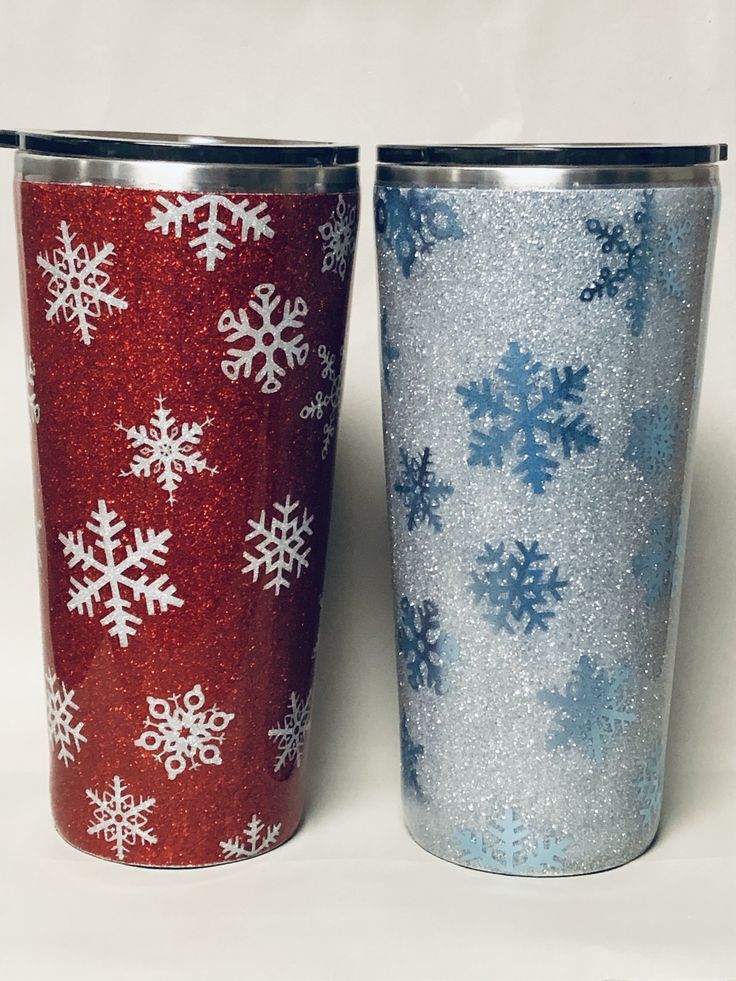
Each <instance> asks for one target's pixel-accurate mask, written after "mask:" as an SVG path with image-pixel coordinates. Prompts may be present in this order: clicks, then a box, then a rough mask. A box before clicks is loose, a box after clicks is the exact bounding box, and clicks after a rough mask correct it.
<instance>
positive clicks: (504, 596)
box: [376, 185, 717, 875]
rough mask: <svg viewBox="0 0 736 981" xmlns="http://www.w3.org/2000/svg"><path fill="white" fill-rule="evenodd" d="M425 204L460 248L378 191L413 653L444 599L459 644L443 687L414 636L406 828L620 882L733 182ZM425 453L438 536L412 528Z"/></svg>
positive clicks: (484, 852)
mask: <svg viewBox="0 0 736 981" xmlns="http://www.w3.org/2000/svg"><path fill="white" fill-rule="evenodd" d="M422 194H425V196H426V199H427V200H432V201H438V202H441V203H442V207H443V209H444V212H445V213H446V214H447V215H451V216H452V222H451V225H448V226H447V227H448V228H451V229H452V230H458V231H459V230H460V229H461V230H462V234H461V235H460V234H450V235H446V236H444V240H443V241H441V242H439V241H434V240H430V238H429V237H428V236H422V235H421V234H420V231H421V227H416V226H417V223H419V225H420V226H421V222H420V218H421V215H420V214H419V212H418V211H417V212H416V214H414V217H413V218H412V212H411V211H410V210H408V202H409V200H410V196H411V191H410V190H409V191H408V190H407V189H406V188H401V189H399V188H392V187H386V186H379V187H378V188H377V191H376V216H377V248H378V266H379V282H380V302H381V322H382V329H383V337H382V341H383V365H384V381H385V384H384V385H383V404H384V426H385V449H386V453H385V457H386V483H387V488H388V497H389V506H390V514H391V532H392V538H393V546H394V584H395V595H396V609H397V622H398V623H399V628H400V633H399V640H401V636H402V634H401V629H402V627H401V625H402V624H404V623H405V622H406V619H407V603H408V602H410V603H413V604H415V603H417V602H419V601H421V600H424V599H425V598H428V597H431V598H432V604H433V607H434V608H436V609H438V610H440V611H441V622H442V629H445V625H446V624H447V625H448V627H447V629H449V630H451V634H452V639H453V645H454V647H453V650H455V649H456V651H457V657H454V658H453V659H452V663H451V664H450V666H449V670H446V671H445V675H446V677H447V678H448V679H449V682H448V683H447V684H446V685H445V686H444V687H443V688H442V689H441V690H442V696H441V697H439V698H438V697H437V696H436V693H435V692H434V691H433V690H430V687H429V686H428V685H426V684H425V685H416V684H412V683H411V682H412V676H411V675H410V673H409V672H407V663H406V661H407V656H406V652H405V651H404V649H403V648H402V646H401V643H399V651H398V676H399V689H400V701H401V742H402V761H403V774H404V790H405V794H404V797H405V814H406V820H407V824H408V827H409V830H410V831H411V833H412V835H413V836H414V838H415V839H416V840H417V841H418V842H419V843H420V844H421V845H422V846H423V847H425V848H427V849H428V850H429V851H431V852H434V853H435V854H437V855H439V856H441V857H442V858H446V859H449V860H451V861H453V862H457V863H459V864H461V865H468V866H471V867H475V868H483V869H489V870H494V871H501V872H506V873H509V874H517V875H565V874H576V873H582V872H591V871H595V870H599V869H605V868H610V867H612V866H615V865H620V864H622V863H623V862H626V861H628V860H630V859H632V858H634V857H635V856H637V855H638V854H640V853H641V852H642V851H643V850H644V849H645V848H646V847H647V845H648V844H649V843H650V841H651V840H652V838H653V836H654V833H655V831H656V825H657V815H658V806H659V803H658V802H659V795H660V794H661V765H662V763H661V761H662V759H663V754H664V744H665V738H666V728H667V716H668V711H669V701H670V693H671V683H672V668H673V664H672V661H673V655H674V647H675V635H676V626H677V611H678V606H679V579H680V577H679V571H678V570H679V566H680V564H681V562H682V549H681V547H680V546H681V545H682V531H681V530H680V525H681V524H682V523H683V522H682V515H683V514H684V513H685V512H686V509H687V494H688V487H689V482H688V475H687V468H686V466H685V460H686V455H687V453H686V451H687V445H688V439H689V435H690V427H691V425H692V420H693V416H694V408H695V402H696V398H697V386H698V378H699V355H700V346H701V343H700V339H701V333H702V332H701V329H700V327H701V312H702V311H703V310H704V308H705V303H704V298H705V296H706V294H707V290H708V282H709V273H710V268H709V247H710V239H711V227H712V221H713V217H714V213H715V210H716V206H717V202H716V197H715V192H714V190H713V189H712V188H707V187H694V186H693V187H688V186H686V185H683V186H681V187H664V186H663V187H657V188H656V189H651V188H641V187H639V188H637V187H618V188H616V187H590V188H584V187H581V188H576V189H570V190H554V189H549V190H531V189H530V190H525V189H521V188H520V189H515V190H502V189H465V188H429V189H427V190H426V192H424V191H423V192H422ZM422 200H424V198H422ZM391 202H394V203H395V207H394V211H395V215H394V217H393V218H391V214H393V212H391V209H390V208H389V207H388V205H389V204H390V203H391ZM399 205H401V206H402V207H404V212H406V215H405V220H404V222H403V224H402V223H401V222H399V220H398V217H397V216H398V215H399ZM404 228H406V229H407V230H408V231H407V232H405V233H404V232H402V230H403V229H404ZM389 232H391V234H389ZM410 233H411V234H410ZM402 234H403V239H402V238H401V236H402ZM425 238H426V242H425ZM404 239H406V247H405V248H403V249H402V248H400V247H399V246H400V245H401V243H402V242H403V241H404ZM410 246H411V247H410ZM585 284H593V285H592V286H586V285H585ZM581 290H582V294H581ZM581 300H583V301H584V302H581ZM398 352H401V356H400V359H398ZM397 359H398V360H397ZM425 446H426V447H431V451H432V468H433V470H434V472H436V473H437V474H439V475H441V477H442V480H443V481H445V482H446V484H447V485H448V486H452V488H453V492H452V495H449V496H447V497H446V498H445V499H444V500H443V501H442V510H441V515H442V523H441V529H440V530H437V529H436V528H432V527H430V526H429V525H428V524H427V523H423V524H417V527H415V528H414V529H410V528H409V527H408V526H407V511H406V501H405V499H404V494H403V487H404V484H405V480H404V476H405V466H404V465H403V464H402V455H401V454H402V450H405V449H406V448H407V447H411V448H417V447H418V448H419V449H420V450H421V448H422V447H425ZM412 452H414V450H412ZM478 464H482V465H478ZM663 516H664V517H663ZM678 542H679V545H678ZM531 550H534V554H533V555H532V558H533V559H535V561H529V560H528V559H529V555H530V552H531ZM542 560H543V561H542ZM558 570H559V572H558ZM407 597H409V600H407ZM535 627H539V628H540V629H535ZM438 630H439V627H437V629H436V630H435V634H436V633H437V631H438ZM430 639H432V638H430ZM434 639H435V648H437V643H436V637H435V638H434ZM437 649H438V650H439V648H437ZM426 657H427V658H429V659H430V660H429V661H428V664H429V665H430V666H431V665H432V664H434V662H435V661H437V663H440V658H439V655H437V656H435V655H432V653H431V650H430V648H428V653H427V655H426ZM445 661H447V658H445V659H444V660H443V662H442V663H443V668H444V667H445V664H444V662H445ZM653 746H655V747H658V749H657V753H658V754H659V755H658V756H657V757H656V760H655V759H654V755H653V750H652V747H653ZM653 760H654V762H653ZM655 763H656V765H657V767H658V768H659V769H657V771H656V772H655Z"/></svg>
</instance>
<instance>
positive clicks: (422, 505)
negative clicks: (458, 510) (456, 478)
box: [394, 446, 454, 531]
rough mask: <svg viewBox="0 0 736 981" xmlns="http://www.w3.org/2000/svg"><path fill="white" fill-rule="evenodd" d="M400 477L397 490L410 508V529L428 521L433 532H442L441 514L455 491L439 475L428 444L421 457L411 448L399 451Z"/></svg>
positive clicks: (395, 488) (395, 487)
mask: <svg viewBox="0 0 736 981" xmlns="http://www.w3.org/2000/svg"><path fill="white" fill-rule="evenodd" d="M399 460H400V467H399V479H398V480H397V481H396V483H395V484H394V490H395V491H396V493H397V494H398V495H399V497H400V498H401V501H402V503H403V505H404V507H405V508H406V511H407V522H406V524H407V528H408V529H409V531H414V529H415V528H417V527H419V525H420V524H421V523H422V522H426V524H428V525H429V527H430V528H432V530H433V531H442V517H441V515H440V513H439V510H440V507H441V505H442V502H443V501H446V500H447V498H448V497H450V495H451V494H452V493H453V491H454V487H453V486H452V484H447V483H445V481H444V480H440V479H439V478H438V477H437V474H436V472H435V469H434V466H433V464H432V451H431V450H430V448H429V447H428V446H425V447H424V449H423V450H422V453H421V456H410V455H409V453H408V451H407V450H405V449H403V447H402V448H401V449H400V450H399Z"/></svg>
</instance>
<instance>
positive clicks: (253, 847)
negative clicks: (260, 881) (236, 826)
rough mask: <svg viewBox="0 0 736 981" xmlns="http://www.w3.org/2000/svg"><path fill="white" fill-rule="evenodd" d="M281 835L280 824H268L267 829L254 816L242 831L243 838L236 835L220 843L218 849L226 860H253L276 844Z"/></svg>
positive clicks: (255, 815)
mask: <svg viewBox="0 0 736 981" xmlns="http://www.w3.org/2000/svg"><path fill="white" fill-rule="evenodd" d="M280 834H281V825H280V824H270V825H269V826H268V827H266V825H265V824H264V823H263V821H261V819H260V818H259V817H258V815H257V814H254V815H253V817H252V818H251V819H250V821H249V822H248V823H247V824H246V826H245V828H244V829H243V837H242V839H241V838H240V836H239V835H236V837H235V838H228V840H227V841H221V842H220V848H221V849H222V852H223V854H224V855H225V857H226V858H232V859H236V858H253V857H254V856H255V855H260V854H261V853H262V852H265V851H268V850H269V849H270V848H273V846H274V845H275V844H276V842H277V840H278V837H279V835H280Z"/></svg>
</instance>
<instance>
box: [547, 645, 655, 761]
mask: <svg viewBox="0 0 736 981" xmlns="http://www.w3.org/2000/svg"><path fill="white" fill-rule="evenodd" d="M630 677H631V669H630V668H629V667H627V666H626V665H617V666H616V667H614V668H612V669H611V670H610V671H609V670H608V669H607V668H604V667H602V666H601V665H600V664H598V663H597V661H596V660H595V659H593V658H590V657H588V655H587V654H584V655H583V656H582V657H581V658H580V660H579V661H578V664H577V666H576V667H574V668H573V669H572V674H571V676H570V679H569V681H568V682H567V683H566V685H565V688H564V690H563V691H559V690H558V689H556V688H552V689H543V690H542V691H541V692H540V693H539V701H540V702H541V703H542V704H543V705H546V706H548V707H549V708H551V709H554V712H555V715H554V722H555V724H556V726H557V728H556V729H555V730H554V731H552V732H551V733H550V734H549V735H548V737H547V745H548V746H549V748H550V749H554V748H555V747H561V748H562V749H569V748H570V746H572V745H575V746H578V747H579V748H580V749H581V750H582V751H583V752H584V753H586V754H587V755H589V756H591V757H592V758H593V759H594V760H596V761H597V762H600V761H601V760H602V759H603V758H604V757H605V755H606V751H607V748H608V743H609V742H610V741H611V740H612V739H613V738H614V737H615V736H616V735H617V734H618V733H620V732H623V731H624V730H625V729H626V728H627V727H628V726H629V725H630V724H631V723H632V722H634V720H635V719H636V714H635V713H634V711H633V710H632V708H631V706H630V702H629V700H628V698H627V695H626V685H627V682H628V681H629V678H630Z"/></svg>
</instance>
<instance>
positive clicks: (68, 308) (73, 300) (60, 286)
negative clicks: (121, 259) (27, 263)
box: [36, 221, 128, 344]
mask: <svg viewBox="0 0 736 981" xmlns="http://www.w3.org/2000/svg"><path fill="white" fill-rule="evenodd" d="M56 239H57V241H58V242H59V248H58V249H54V251H53V252H52V253H51V255H50V256H49V254H48V252H46V253H43V254H42V255H38V256H37V257H36V262H37V263H38V264H39V266H40V267H41V269H42V271H43V277H44V279H47V280H48V282H47V288H48V291H49V293H50V294H51V299H50V300H48V302H47V309H46V319H47V320H48V321H51V320H55V321H57V322H58V321H59V318H60V317H63V318H64V320H65V322H66V323H68V324H74V325H75V326H74V333H75V334H79V338H80V340H81V341H82V343H83V344H91V343H92V338H93V334H94V331H96V330H97V325H96V324H95V323H94V321H95V320H97V318H98V317H99V316H100V314H101V313H102V309H103V307H104V308H105V309H107V311H108V312H109V313H113V312H114V311H116V310H126V309H127V307H128V303H127V301H126V300H124V299H123V297H122V296H118V291H117V289H113V290H108V285H109V283H110V276H109V275H108V273H107V272H106V271H105V270H106V267H108V266H111V265H112V256H113V255H114V254H115V247H114V246H113V245H111V244H110V243H109V242H105V243H103V245H102V246H98V245H97V244H95V245H93V246H92V249H93V255H91V256H90V254H89V249H88V248H87V246H86V245H82V244H81V243H80V244H79V245H77V244H76V243H75V239H76V234H75V233H74V232H72V231H71V229H70V227H69V225H68V223H67V222H65V221H62V222H61V223H60V225H59V234H58V235H57V236H56Z"/></svg>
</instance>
